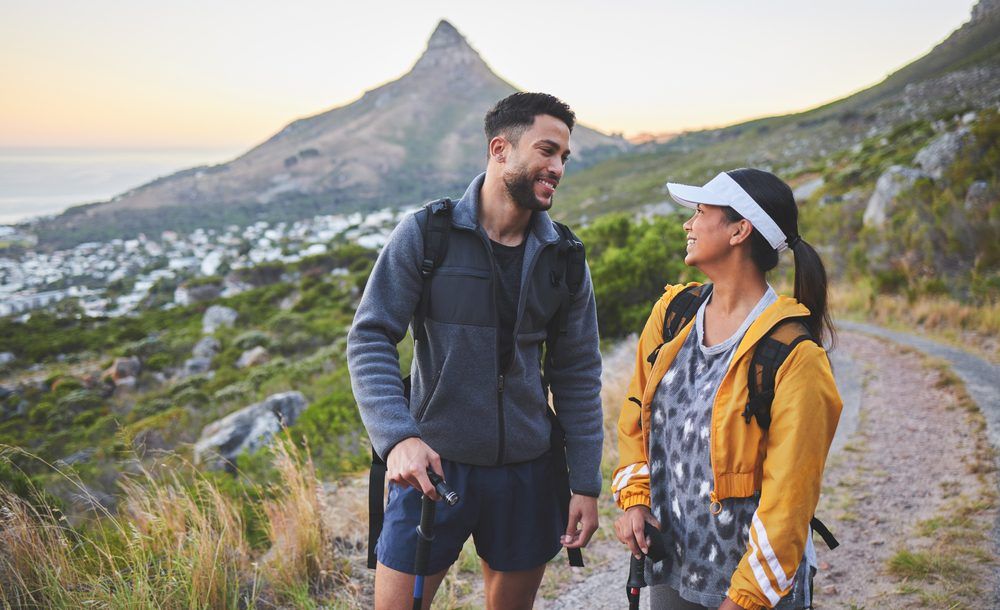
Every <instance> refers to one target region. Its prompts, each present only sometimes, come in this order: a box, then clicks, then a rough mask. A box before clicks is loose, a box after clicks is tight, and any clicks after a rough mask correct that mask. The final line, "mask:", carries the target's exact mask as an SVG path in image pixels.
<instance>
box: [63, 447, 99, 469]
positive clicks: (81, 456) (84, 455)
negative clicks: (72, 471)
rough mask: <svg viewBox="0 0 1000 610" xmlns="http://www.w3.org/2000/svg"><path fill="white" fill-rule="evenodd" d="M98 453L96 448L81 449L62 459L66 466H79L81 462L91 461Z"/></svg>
mask: <svg viewBox="0 0 1000 610" xmlns="http://www.w3.org/2000/svg"><path fill="white" fill-rule="evenodd" d="M95 453H97V449H95V448H94V447H87V448H86V449H81V450H79V451H75V452H73V453H71V454H69V455H67V456H66V457H64V458H63V459H62V461H63V462H65V463H66V464H71V465H72V464H79V463H81V462H86V461H89V460H90V458H91V457H92V456H93V455H94V454H95Z"/></svg>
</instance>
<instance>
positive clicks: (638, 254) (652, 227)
mask: <svg viewBox="0 0 1000 610" xmlns="http://www.w3.org/2000/svg"><path fill="white" fill-rule="evenodd" d="M683 222H684V218H683V217H682V216H680V215H672V216H661V217H657V218H654V219H652V220H646V221H642V222H634V221H632V220H631V219H630V218H629V217H627V216H625V215H623V214H614V215H609V216H605V217H602V218H599V219H598V220H596V221H595V222H594V223H593V224H592V225H590V226H589V227H586V228H585V229H583V230H581V231H580V239H582V240H583V242H584V244H586V246H587V260H588V263H589V265H590V272H591V276H592V278H593V283H594V295H595V298H596V299H597V319H598V324H599V326H600V330H601V336H602V337H603V338H613V337H621V336H624V335H627V334H629V333H633V332H639V331H641V330H642V327H643V325H644V324H645V323H646V319H647V318H648V317H649V312H650V309H651V308H652V306H653V303H654V302H655V301H656V299H657V298H659V296H660V295H661V294H663V287H664V285H666V284H675V283H680V282H685V281H688V280H689V278H692V277H694V275H695V274H696V273H697V272H696V271H695V270H692V269H691V268H689V267H687V266H685V265H684V253H685V250H684V248H685V243H686V234H685V232H684V230H683V228H682V227H681V225H682V224H683Z"/></svg>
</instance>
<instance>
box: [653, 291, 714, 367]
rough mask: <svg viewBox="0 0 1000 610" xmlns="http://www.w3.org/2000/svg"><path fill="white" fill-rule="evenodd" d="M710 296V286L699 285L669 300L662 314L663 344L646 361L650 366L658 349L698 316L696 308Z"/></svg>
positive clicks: (657, 354)
mask: <svg viewBox="0 0 1000 610" xmlns="http://www.w3.org/2000/svg"><path fill="white" fill-rule="evenodd" d="M711 294H712V285H711V284H701V285H700V286H688V287H687V288H685V289H684V290H681V291H680V292H679V293H677V295H676V296H674V298H673V299H671V300H670V303H669V304H668V305H667V311H666V312H664V314H663V329H662V331H661V333H662V336H663V342H662V343H660V344H659V345H658V346H656V349H654V350H653V352H652V353H651V354H649V356H647V357H646V361H647V362H649V364H650V365H652V364H653V363H654V362H656V357H657V356H659V355H660V348H661V347H663V346H664V345H665V344H667V343H670V342H671V341H673V339H674V337H676V336H677V333H679V332H680V331H681V330H682V329H683V328H684V327H685V326H687V325H688V324H690V323H691V320H693V319H694V317H695V316H696V315H697V314H698V308H699V307H701V304H702V303H704V302H705V301H707V300H708V297H709V296H711Z"/></svg>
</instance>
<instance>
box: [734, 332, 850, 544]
mask: <svg viewBox="0 0 1000 610" xmlns="http://www.w3.org/2000/svg"><path fill="white" fill-rule="evenodd" d="M803 341H813V342H815V339H814V338H813V336H812V333H810V332H809V328H808V327H807V326H806V325H805V323H804V322H803V321H802V320H801V319H799V318H792V319H790V320H782V321H780V322H778V323H777V324H775V325H774V326H772V327H771V329H770V330H769V331H767V333H766V334H765V335H764V336H763V337H762V338H761V340H760V341H758V342H757V345H756V347H754V351H753V356H752V357H751V358H750V372H749V378H748V379H747V389H748V390H749V400H747V405H746V407H745V408H744V409H743V418H744V419H745V420H746V422H747V423H748V424H749V423H750V419H751V418H754V417H756V418H757V424H758V425H759V426H760V427H761V428H763V429H764V430H767V429H768V428H769V427H770V426H771V403H772V402H774V389H775V387H774V386H775V383H774V378H775V377H776V376H777V374H778V369H780V368H781V365H782V364H784V363H785V360H786V359H787V358H788V356H789V354H791V353H792V350H794V349H795V346H797V345H798V344H799V343H802V342H803ZM809 527H810V528H811V529H812V530H813V531H814V532H816V533H817V534H819V535H820V536H821V537H822V538H823V542H825V543H826V545H827V546H828V547H829V548H830V549H831V550H833V549H835V548H837V547H838V546H839V545H840V542H839V541H837V538H836V537H835V536H834V535H833V532H831V531H830V530H829V528H827V527H826V525H824V524H823V522H822V521H820V520H819V519H817V518H816V516H815V515H813V517H812V519H811V520H810V521H809Z"/></svg>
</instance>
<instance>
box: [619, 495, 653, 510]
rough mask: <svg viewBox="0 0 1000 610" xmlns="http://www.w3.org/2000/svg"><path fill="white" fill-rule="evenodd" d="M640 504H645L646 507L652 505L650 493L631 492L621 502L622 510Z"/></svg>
mask: <svg viewBox="0 0 1000 610" xmlns="http://www.w3.org/2000/svg"><path fill="white" fill-rule="evenodd" d="M639 505H642V506H645V507H646V508H649V507H650V506H652V503H651V499H650V497H649V494H644V493H634V494H630V495H629V497H628V498H625V499H624V500H622V502H621V507H622V510H628V509H630V508H632V507H633V506H639Z"/></svg>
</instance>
